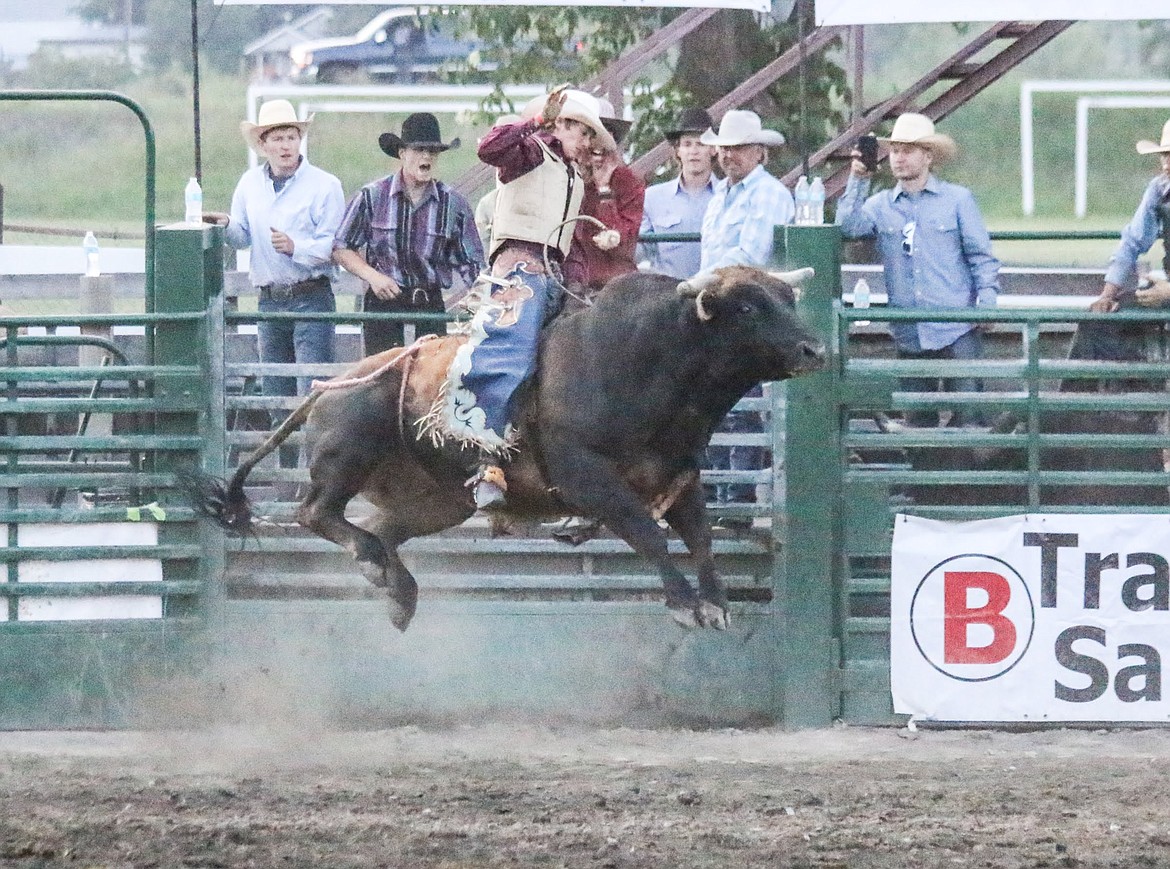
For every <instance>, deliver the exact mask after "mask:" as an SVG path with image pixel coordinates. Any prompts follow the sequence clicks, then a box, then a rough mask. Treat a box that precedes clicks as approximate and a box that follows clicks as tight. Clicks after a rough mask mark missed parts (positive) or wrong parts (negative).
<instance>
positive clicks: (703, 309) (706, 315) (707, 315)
mask: <svg viewBox="0 0 1170 869" xmlns="http://www.w3.org/2000/svg"><path fill="white" fill-rule="evenodd" d="M706 294H707V288H706V287H704V288H703V289H701V290H700V291H699V295H697V296H695V313H696V314H698V315H699V319H700V320H702V321H703V322H704V323H706V322H708V321H710V319H711V318H712V317H714V316H715V315H714V314H712V313H711V312H710V311H708V310H707V306H706V305H704V304H703V296H705V295H706Z"/></svg>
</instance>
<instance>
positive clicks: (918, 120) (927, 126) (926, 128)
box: [878, 112, 959, 160]
mask: <svg viewBox="0 0 1170 869" xmlns="http://www.w3.org/2000/svg"><path fill="white" fill-rule="evenodd" d="M878 141H879V142H881V143H882V144H883V145H890V144H899V145H918V146H920V147H922V148H926V149H927V150H929V151H930V153H931V154H933V155H934V157H935V159H937V160H950V159H952V158H953V157H954V156H955V154H957V153H958V151H959V148H958V146H957V145H956V144H955V140H954V139H952V138H951V137H950V136H948V135H947V134H946V133H936V132H935V131H934V121H932V120H931V119H930V118H928V117H926V115H920V114H917V113H916V112H906V113H904V114H901V115H898V119H897V120H896V121H894V129H893V130H892V131H891V132H890V135H889V138H885V139H883V138H880V137H879V138H878Z"/></svg>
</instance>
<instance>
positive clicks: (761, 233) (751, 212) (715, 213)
mask: <svg viewBox="0 0 1170 869" xmlns="http://www.w3.org/2000/svg"><path fill="white" fill-rule="evenodd" d="M728 180H729V179H727V178H724V179H722V180H720V182H719V183H718V184H716V185H715V195H714V196H712V197H711V201H710V202H709V203H708V204H707V211H706V213H705V214H704V215H703V238H702V241H700V242H699V244H700V247H701V251H702V253H701V258H700V269H701V270H702V271H708V270H710V269H717V268H722V267H723V266H733V265H749V266H766V265H767V264H768V263H769V262H771V260H772V244H773V238H774V235H775V229H776V227H777V226H780V225H782V224H785V223H792V219H793V217H795V216H796V203H795V202H794V201H793V199H792V194H791V193H789V192H788V188H787V187H785V186H784V185H783V184H782V183H781V182H780V180H779V179H778V178H776V177H775V176H774V175H771V174H770V173H769V172H768V171H767V170H766V169H765V168H764V167H763V166H757V167H756V168H755V169H753V170H752V171H751V172H749V173H748V174H747V177H746V178H744V179H743V180H742V181H739V182H737V183H735V184H728Z"/></svg>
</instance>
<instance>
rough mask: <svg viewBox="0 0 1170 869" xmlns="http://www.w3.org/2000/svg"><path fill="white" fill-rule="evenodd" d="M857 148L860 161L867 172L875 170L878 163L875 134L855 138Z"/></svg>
mask: <svg viewBox="0 0 1170 869" xmlns="http://www.w3.org/2000/svg"><path fill="white" fill-rule="evenodd" d="M857 150H858V151H860V152H861V162H862V163H864V164H865V170H866V171H867V172H873V171H875V170H876V169H877V164H878V140H877V136H875V135H873V134H872V133H870V134H869V135H868V136H862V137H861V138H860V139H858V140H857Z"/></svg>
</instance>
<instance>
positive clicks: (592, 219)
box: [543, 214, 621, 308]
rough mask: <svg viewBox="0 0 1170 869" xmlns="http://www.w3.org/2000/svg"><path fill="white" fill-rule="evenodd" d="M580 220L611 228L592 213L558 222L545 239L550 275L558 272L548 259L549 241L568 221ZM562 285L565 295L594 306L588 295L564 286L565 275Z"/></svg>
mask: <svg viewBox="0 0 1170 869" xmlns="http://www.w3.org/2000/svg"><path fill="white" fill-rule="evenodd" d="M578 220H586V221H588V222H589V223H592V224H593V225H594V226H596V227H597V228H598V229H601V230H602V231H605V230H608V229H609V227H608V226H606V225H605V224H604V223H602V222H601V221H600V220H598V219H597V218H596V217H593V216H592V215H590V214H578V215H577V216H576V217H570V218H568V219H566V220H562V221H561V222H560V223H558V224H557V225H556V226H554V227H553V228H552V232H550V233H549V234H548V236H547V237H546V238H545V240H544V250H543V254H544V271H545V274H548V275H555V274H556V272H554V271H553V270H552V266H551V265H550V264H549V261H548V249H549V247H550V245H549V242H550V241H552V237H553V233H555V232H556V231H557V230H558V229H560V228H561V227H562V226H564V225H565V224H566V223H576V222H577V221H578ZM611 231H612V232H616V230H611ZM618 238H619V239H620V238H621V236H620V235H618ZM561 285H562V289H564V291H565V295H567V296H570V297H571V298H574V299H576V300H577V301H578V302H580V303H581V304H582V305H584V306H585V307H586V308H590V307H592V306H593V300H592V299H590V298H589V297H588V296H578V295H577V294H576V293H574V292H573V291H572V290H570V289H569V288H568V287H567V286H564V280H563V276H562V281H561Z"/></svg>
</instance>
